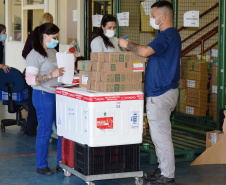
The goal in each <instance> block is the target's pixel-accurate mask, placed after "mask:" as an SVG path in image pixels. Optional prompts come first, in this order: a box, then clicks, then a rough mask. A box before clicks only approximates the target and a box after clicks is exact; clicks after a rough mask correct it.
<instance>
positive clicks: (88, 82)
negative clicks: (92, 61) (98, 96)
mask: <svg viewBox="0 0 226 185" xmlns="http://www.w3.org/2000/svg"><path fill="white" fill-rule="evenodd" d="M91 82H92V81H91V80H87V85H86V89H87V90H91Z"/></svg>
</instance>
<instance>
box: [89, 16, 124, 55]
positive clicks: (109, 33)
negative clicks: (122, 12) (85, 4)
mask: <svg viewBox="0 0 226 185" xmlns="http://www.w3.org/2000/svg"><path fill="white" fill-rule="evenodd" d="M115 33H116V18H115V17H114V16H113V15H105V16H104V17H103V19H102V21H101V27H100V32H99V34H98V36H97V37H96V38H95V39H93V40H92V42H91V51H92V52H121V49H120V48H119V45H118V38H116V37H114V35H115Z"/></svg>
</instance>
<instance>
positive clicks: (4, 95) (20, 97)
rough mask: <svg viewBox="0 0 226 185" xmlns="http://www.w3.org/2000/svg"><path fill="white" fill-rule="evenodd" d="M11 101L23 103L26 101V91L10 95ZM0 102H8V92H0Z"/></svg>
mask: <svg viewBox="0 0 226 185" xmlns="http://www.w3.org/2000/svg"><path fill="white" fill-rule="evenodd" d="M12 99H13V100H15V101H24V100H27V99H28V89H27V88H25V89H24V90H23V91H21V92H18V93H12ZM0 100H3V101H7V100H8V92H4V91H1V90H0Z"/></svg>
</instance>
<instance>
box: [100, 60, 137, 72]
mask: <svg viewBox="0 0 226 185" xmlns="http://www.w3.org/2000/svg"><path fill="white" fill-rule="evenodd" d="M116 71H117V72H133V70H132V69H131V68H129V67H127V66H126V63H125V62H118V63H103V66H102V68H101V72H116Z"/></svg>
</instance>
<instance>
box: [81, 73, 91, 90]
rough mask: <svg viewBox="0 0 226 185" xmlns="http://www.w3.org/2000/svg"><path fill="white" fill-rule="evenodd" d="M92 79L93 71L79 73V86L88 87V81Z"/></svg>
mask: <svg viewBox="0 0 226 185" xmlns="http://www.w3.org/2000/svg"><path fill="white" fill-rule="evenodd" d="M89 79H91V71H88V72H86V71H79V86H80V87H86V86H87V81H88V80H89Z"/></svg>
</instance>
